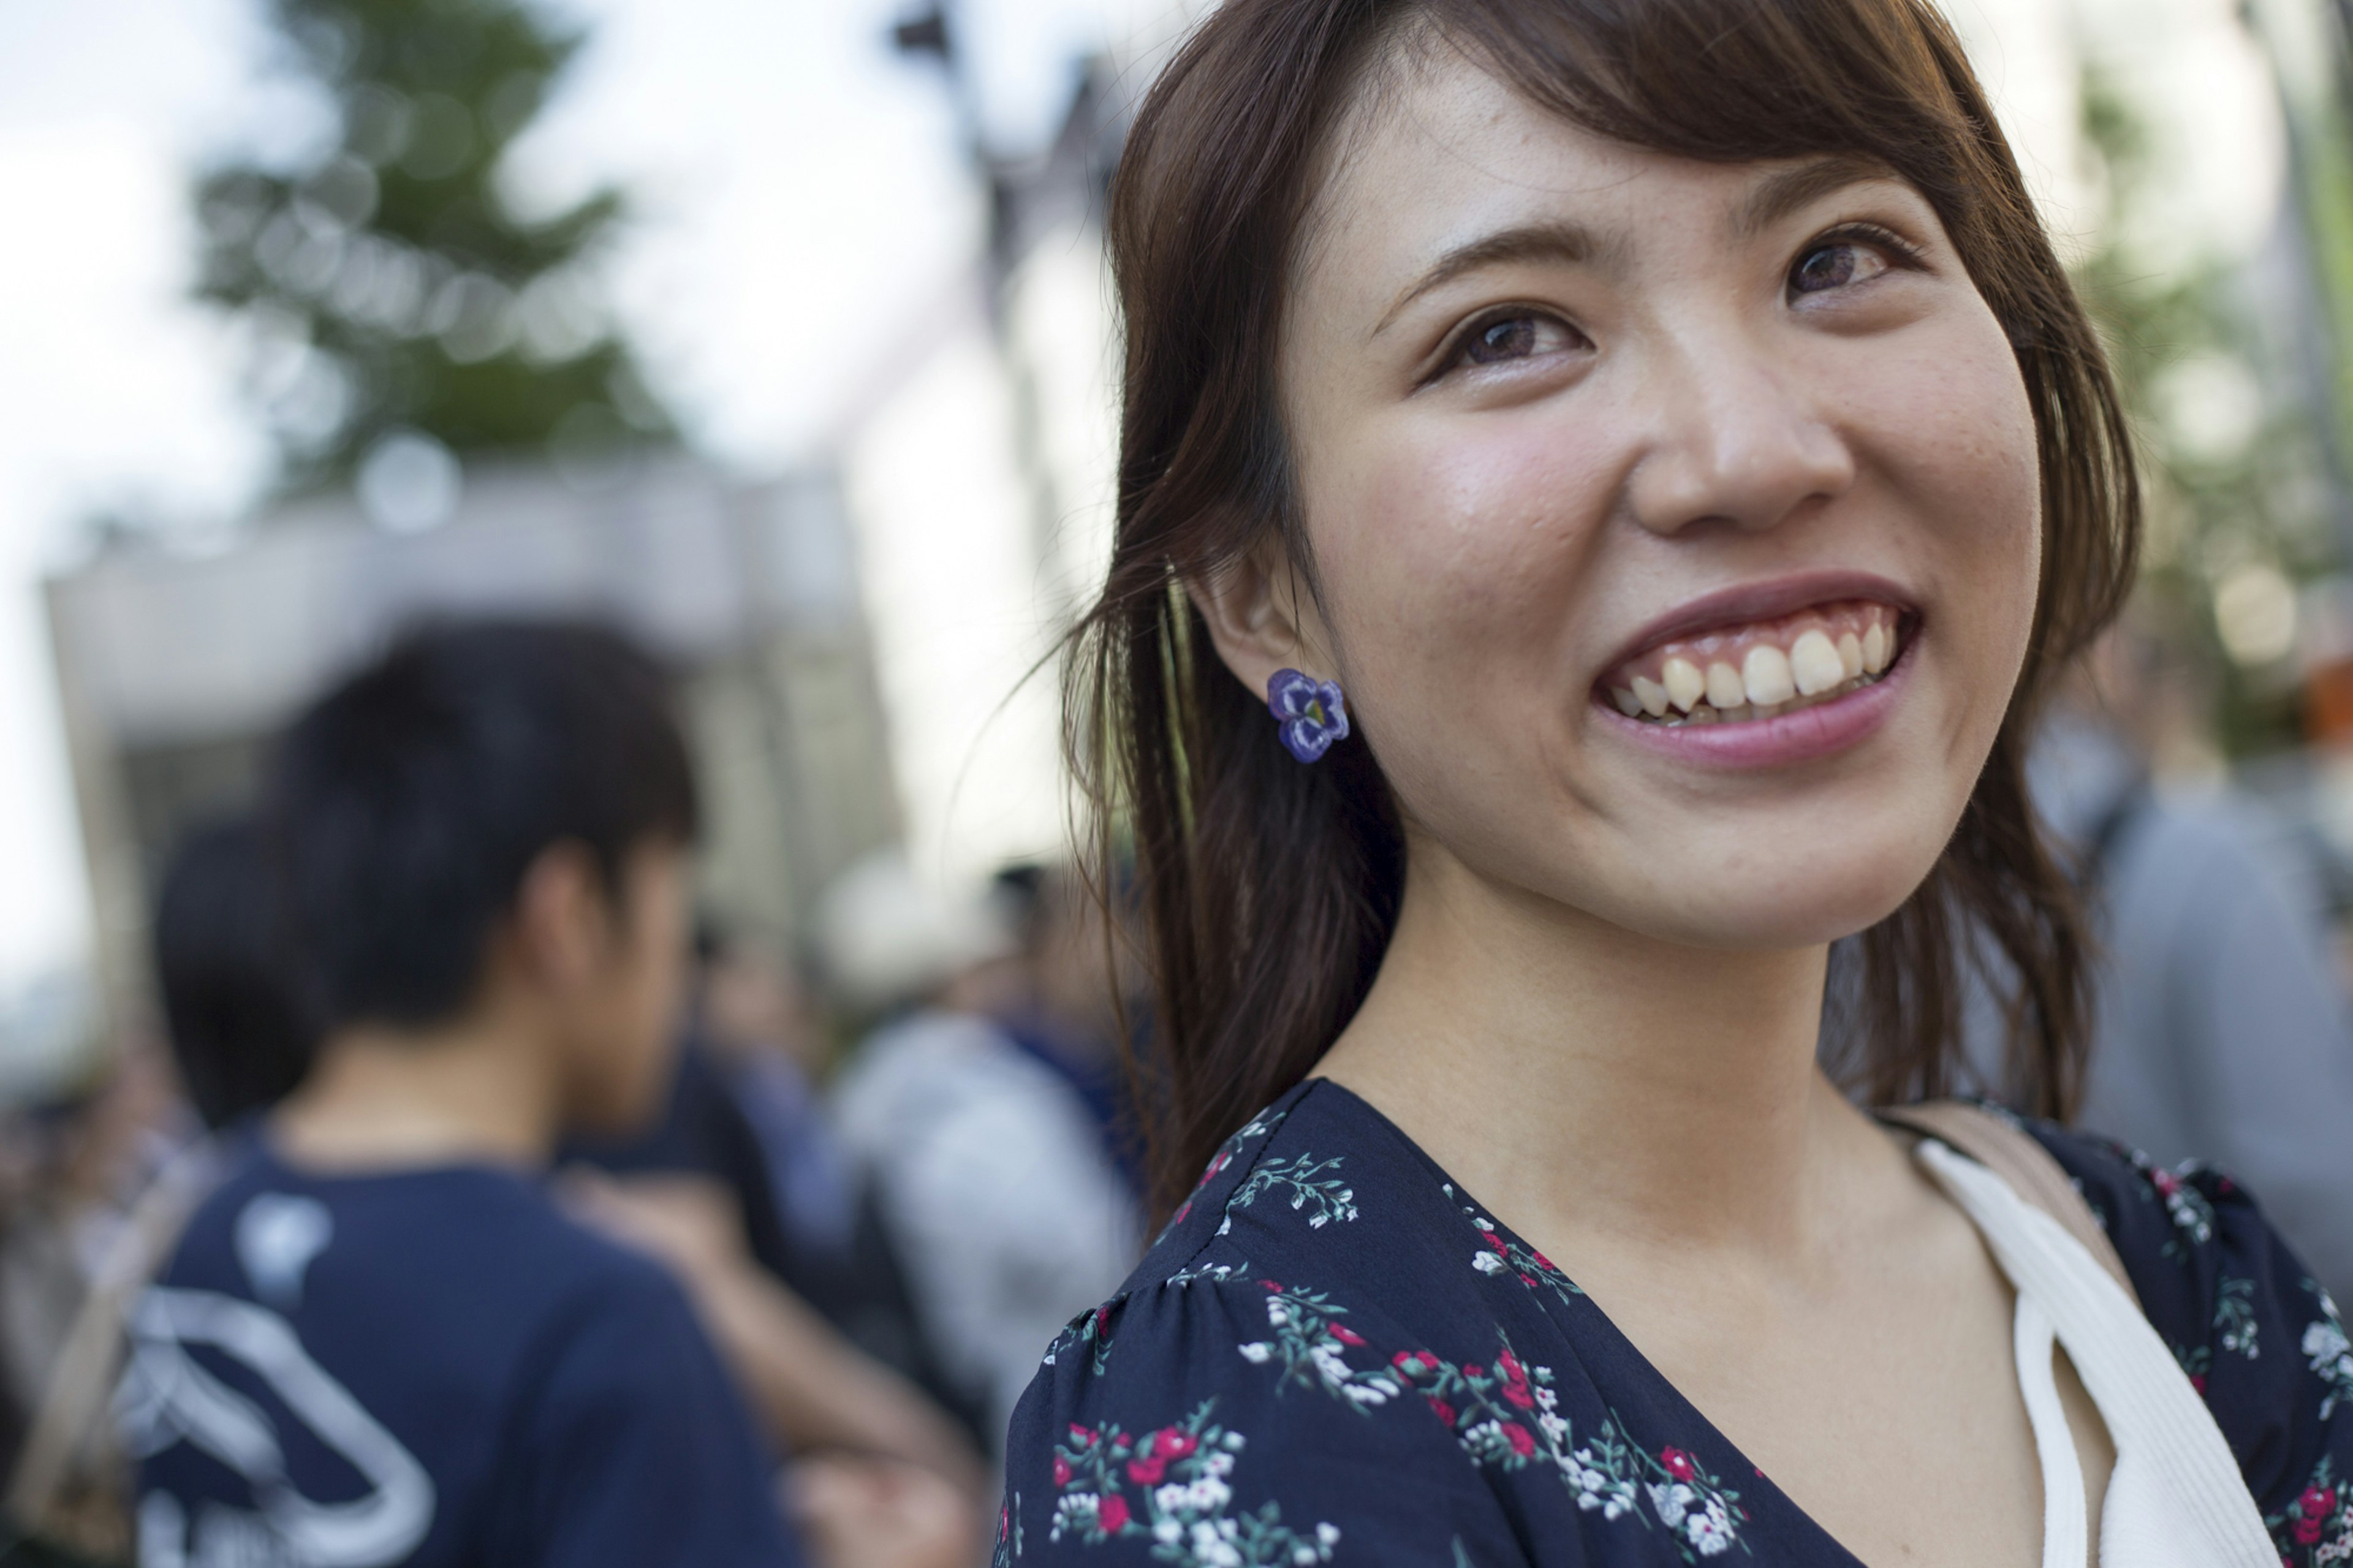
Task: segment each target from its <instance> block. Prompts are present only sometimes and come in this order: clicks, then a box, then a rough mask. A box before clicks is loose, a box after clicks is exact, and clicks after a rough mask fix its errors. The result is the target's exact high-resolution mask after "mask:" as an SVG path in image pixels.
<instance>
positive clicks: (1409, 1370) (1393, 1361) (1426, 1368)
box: [1389, 1351, 1438, 1377]
mask: <svg viewBox="0 0 2353 1568" xmlns="http://www.w3.org/2000/svg"><path fill="white" fill-rule="evenodd" d="M1389 1364H1390V1365H1391V1366H1393V1367H1395V1368H1397V1369H1398V1371H1399V1372H1401V1373H1405V1374H1406V1376H1408V1377H1428V1376H1430V1375H1431V1374H1432V1373H1435V1372H1437V1371H1438V1358H1437V1357H1436V1356H1434V1355H1432V1354H1430V1352H1428V1351H1399V1352H1398V1353H1397V1354H1395V1355H1393V1356H1391V1357H1389Z"/></svg>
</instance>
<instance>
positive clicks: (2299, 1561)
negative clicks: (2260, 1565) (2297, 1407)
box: [2263, 1457, 2353, 1568]
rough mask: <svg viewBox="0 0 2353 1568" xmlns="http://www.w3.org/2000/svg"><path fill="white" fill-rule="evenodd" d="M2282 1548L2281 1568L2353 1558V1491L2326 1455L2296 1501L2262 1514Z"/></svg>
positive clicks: (2317, 1566)
mask: <svg viewBox="0 0 2353 1568" xmlns="http://www.w3.org/2000/svg"><path fill="white" fill-rule="evenodd" d="M2263 1524H2264V1525H2265V1527H2266V1528H2268V1529H2269V1530H2270V1531H2271V1532H2272V1544H2273V1545H2274V1546H2276V1547H2277V1548H2279V1554H2280V1564H2281V1568H2320V1565H2321V1564H2323V1563H2344V1562H2347V1561H2348V1560H2353V1494H2348V1491H2347V1489H2346V1488H2345V1486H2344V1484H2343V1482H2341V1481H2340V1480H2338V1479H2337V1467H2336V1463H2335V1461H2334V1460H2332V1459H2329V1458H2325V1457H2324V1458H2322V1459H2321V1461H2320V1464H2319V1466H2318V1468H2316V1469H2315V1470H2314V1471H2313V1472H2312V1479H2310V1480H2309V1481H2306V1483H2305V1486H2304V1489H2303V1490H2302V1491H2301V1492H2299V1493H2297V1494H2296V1497H2295V1501H2293V1502H2291V1503H2289V1504H2288V1506H2287V1507H2285V1508H2283V1509H2280V1510H2277V1511H2276V1512H2274V1513H2268V1514H2265V1515H2264V1516H2263Z"/></svg>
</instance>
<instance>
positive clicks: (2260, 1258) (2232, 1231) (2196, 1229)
mask: <svg viewBox="0 0 2353 1568" xmlns="http://www.w3.org/2000/svg"><path fill="white" fill-rule="evenodd" d="M2021 1126H2023V1127H2024V1128H2025V1130H2026V1131H2028V1132H2030V1133H2031V1134H2032V1135H2033V1137H2034V1138H2035V1139H2036V1141H2037V1142H2040V1143H2041V1144H2042V1146H2043V1147H2044V1148H2045V1149H2047V1150H2048V1151H2050V1152H2051V1154H2052V1157H2053V1158H2055V1159H2056V1160H2057V1161H2058V1162H2059V1163H2060V1164H2061V1165H2062V1166H2063V1168H2064V1169H2065V1170H2066V1171H2067V1173H2068V1174H2069V1175H2070V1176H2071V1177H2072V1178H2073V1181H2074V1184H2075V1185H2076V1187H2077V1189H2078V1190H2079V1191H2081V1192H2082V1193H2083V1194H2084V1200H2085V1201H2086V1202H2087V1203H2088V1204H2090V1205H2091V1207H2092V1211H2093V1213H2094V1215H2096V1216H2097V1217H2098V1219H2099V1221H2100V1224H2101V1226H2102V1227H2103V1228H2104V1229H2105V1230H2106V1232H2107V1234H2108V1237H2109V1239H2110V1240H2111V1241H2113V1242H2114V1243H2115V1244H2116V1251H2117V1254H2118V1255H2119V1256H2120V1257H2121V1258H2123V1260H2124V1264H2125V1268H2126V1273H2128V1274H2129V1275H2130V1276H2131V1277H2132V1281H2133V1287H2134V1289H2135V1290H2136V1291H2137V1293H2138V1295H2139V1297H2140V1302H2141V1308H2142V1310H2143V1311H2144V1312H2145V1313H2146V1314H2147V1318H2148V1321H2149V1323H2150V1325H2151V1327H2153V1328H2154V1329H2156V1331H2157V1332H2158V1336H2159V1337H2160V1338H2161V1339H2162V1340H2163V1341H2164V1342H2165V1343H2166V1345H2167V1347H2168V1349H2170V1350H2171V1351H2172V1352H2173V1355H2174V1359H2175V1360H2176V1361H2178V1362H2179V1363H2180V1365H2181V1368H2182V1370H2183V1372H2184V1373H2187V1374H2188V1375H2189V1380H2190V1383H2191V1384H2193V1385H2194V1386H2195V1387H2196V1388H2197V1389H2198V1391H2199V1392H2200V1394H2203V1395H2204V1397H2205V1400H2206V1404H2207V1407H2208V1408H2209V1409H2210V1410H2211V1411H2212V1412H2213V1415H2214V1419H2215V1424H2216V1425H2217V1426H2220V1427H2221V1430H2222V1434H2223V1436H2225V1437H2226V1438H2228V1439H2229V1440H2230V1444H2231V1447H2232V1453H2233V1454H2234V1455H2235V1456H2236V1457H2237V1458H2238V1460H2239V1464H2240V1468H2241V1470H2242V1473H2243V1474H2244V1475H2245V1477H2246V1479H2247V1484H2248V1489H2250V1490H2251V1491H2252V1492H2253V1494H2254V1496H2255V1499H2256V1500H2257V1501H2258V1502H2259V1503H2260V1504H2262V1505H2263V1510H2264V1512H2265V1516H2266V1518H2268V1519H2270V1520H2271V1521H2272V1523H2273V1527H2274V1531H2275V1532H2284V1533H2282V1534H2281V1536H2280V1540H2281V1547H2282V1552H2283V1555H2284V1557H2285V1558H2287V1559H2288V1560H2290V1561H2294V1562H2297V1563H2301V1562H2303V1561H2304V1559H2303V1558H2301V1557H2297V1556H2295V1551H2296V1550H2302V1549H2305V1548H2308V1547H2309V1546H2310V1545H2311V1544H2312V1542H2308V1541H2305V1540H2304V1539H2303V1537H2302V1536H2300V1535H2298V1534H2297V1533H2296V1532H2297V1531H2306V1533H2310V1531H2311V1530H2312V1529H2314V1528H2316V1526H2314V1525H2312V1524H2311V1523H2309V1522H2308V1521H2307V1515H2306V1512H2304V1511H2303V1510H2305V1508H2306V1504H2307V1502H2309V1501H2310V1500H2313V1499H2316V1498H2319V1497H2321V1496H2324V1495H2326V1496H2327V1497H2328V1498H2329V1499H2330V1500H2331V1501H2330V1504H2329V1509H2328V1510H2324V1511H2327V1512H2329V1513H2331V1515H2332V1516H2333V1517H2335V1522H2333V1523H2329V1524H2327V1531H2330V1532H2333V1533H2334V1537H2335V1538H2337V1539H2340V1540H2341V1542H2343V1544H2344V1545H2345V1547H2346V1548H2347V1554H2348V1555H2353V1489H2347V1488H2346V1486H2345V1483H2346V1482H2347V1481H2348V1479H2353V1344H2348V1341H2347V1337H2346V1333H2345V1329H2344V1325H2343V1322H2342V1320H2341V1319H2340V1317H2339V1315H2338V1312H2337V1304H2336V1303H2335V1302H2334V1301H2332V1300H2330V1299H2329V1296H2328V1292H2327V1290H2326V1289H2323V1288H2322V1287H2321V1286H2320V1284H2319V1283H2318V1282H2317V1281H2316V1279H2314V1278H2313V1275H2312V1272H2311V1270H2310V1269H2308V1268H2306V1267H2305V1265H2304V1263H2303V1261H2302V1260H2301V1259H2299V1258H2297V1257H2296V1256H2295V1252H2294V1251H2293V1250H2292V1249H2291V1248H2290V1247H2288V1246H2287V1244H2286V1243H2285V1242H2284V1241H2283V1240H2282V1239H2281V1237H2280V1236H2279V1234H2278V1232H2277V1231H2275V1230H2274V1229H2273V1228H2272V1226H2271V1225H2270V1223H2269V1222H2268V1221H2267V1220H2265V1219H2264V1217H2263V1210H2262V1206H2261V1205H2259V1204H2258V1203H2257V1202H2256V1201H2255V1197H2254V1195H2253V1194H2251V1193H2250V1192H2248V1191H2247V1189H2246V1187H2245V1186H2244V1185H2243V1184H2241V1183H2240V1182H2238V1181H2237V1180H2236V1179H2235V1178H2233V1177H2232V1175H2231V1174H2230V1173H2228V1172H2225V1171H2223V1170H2221V1169H2219V1168H2217V1167H2215V1166H2212V1165H2209V1164H2204V1163H2199V1162H2194V1161H2193V1162H2189V1163H2183V1164H2180V1165H2178V1166H2172V1167H2167V1166H2164V1165H2160V1164H2158V1163H2156V1162H2155V1161H2153V1160H2151V1159H2149V1158H2148V1157H2147V1155H2145V1154H2143V1153H2141V1152H2139V1151H2137V1150H2135V1149H2131V1148H2128V1147H2126V1146H2125V1145H2124V1144H2122V1143H2118V1142H2114V1141H2113V1140H2110V1139H2106V1138H2102V1137H2099V1136H2096V1135H2093V1134H2087V1133H2082V1132H2073V1131H2067V1130H2064V1129H2063V1128H2060V1127H2057V1126H2055V1125H2053V1124H2052V1123H2049V1122H2044V1121H2027V1120H2022V1119H2021ZM2339 1496H2342V1497H2343V1498H2344V1500H2345V1502H2344V1511H2343V1513H2342V1515H2341V1516H2336V1515H2335V1510H2336V1509H2337V1503H2336V1501H2335V1500H2336V1499H2337V1498H2338V1497H2339ZM2319 1539H2320V1538H2319V1536H2317V1535H2315V1536H2314V1537H2313V1540H2314V1541H2317V1540H2319Z"/></svg>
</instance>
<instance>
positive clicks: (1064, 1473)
mask: <svg viewBox="0 0 2353 1568" xmlns="http://www.w3.org/2000/svg"><path fill="white" fill-rule="evenodd" d="M1054 1484H1055V1485H1056V1486H1057V1487H1066V1486H1069V1485H1070V1484H1071V1461H1070V1460H1068V1459H1066V1458H1062V1456H1061V1455H1060V1454H1057V1455H1055V1456H1054Z"/></svg>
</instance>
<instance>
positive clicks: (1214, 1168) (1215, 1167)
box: [1194, 1149, 1233, 1187]
mask: <svg viewBox="0 0 2353 1568" xmlns="http://www.w3.org/2000/svg"><path fill="white" fill-rule="evenodd" d="M1232 1158H1233V1155H1232V1154H1231V1153H1229V1152H1227V1151H1226V1150H1223V1149H1220V1150H1219V1151H1218V1155H1217V1158H1216V1159H1214V1160H1211V1161H1210V1162H1209V1163H1208V1169H1206V1170H1204V1171H1203V1172H1202V1173H1201V1179H1200V1180H1199V1181H1198V1182H1196V1183H1194V1185H1195V1186H1197V1187H1206V1186H1208V1184H1210V1183H1211V1182H1213V1181H1215V1180H1216V1179H1217V1175H1218V1173H1219V1171H1222V1170H1224V1169H1225V1168H1226V1162H1227V1161H1229V1160H1230V1159H1232Z"/></svg>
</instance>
